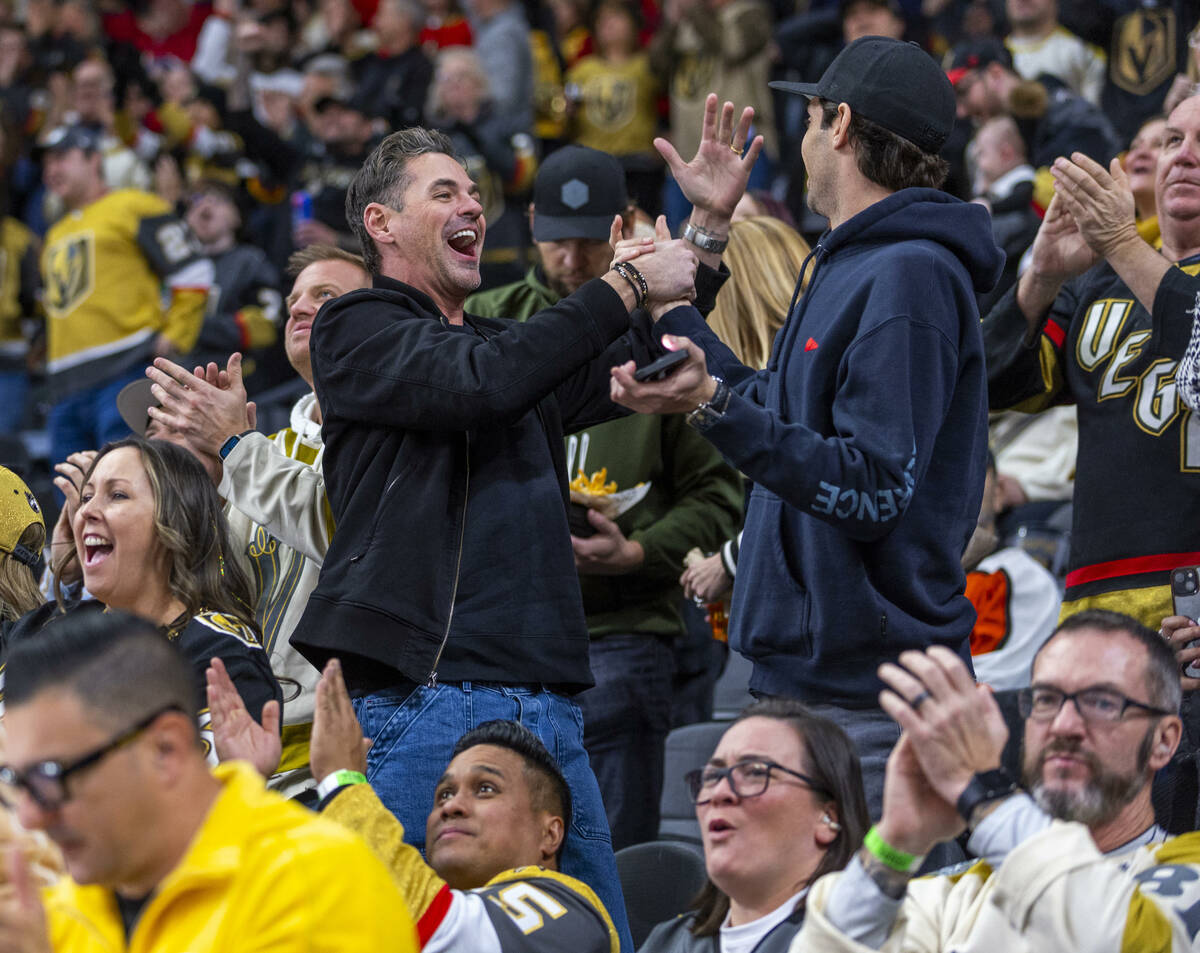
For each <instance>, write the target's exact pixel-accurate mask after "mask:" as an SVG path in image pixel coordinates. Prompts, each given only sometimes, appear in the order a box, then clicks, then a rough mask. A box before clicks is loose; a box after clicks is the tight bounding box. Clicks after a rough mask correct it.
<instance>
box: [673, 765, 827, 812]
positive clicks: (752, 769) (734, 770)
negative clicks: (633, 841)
mask: <svg viewBox="0 0 1200 953" xmlns="http://www.w3.org/2000/svg"><path fill="white" fill-rule="evenodd" d="M772 771H782V772H783V773H784V774H787V775H791V776H792V777H793V778H799V779H800V780H801V781H803V782H804V783H805V784H806V785H807V786H808V787H810V788H812V789H813V790H814V791H819V792H820V793H822V794H828V793H829V792H828V791H826V790H825V789H824V788H823V787H821V785H819V784H818V783H817V782H816V781H814V780H813V779H812V778H810V777H809V776H808V775H807V774H801V773H800V772H799V771H793V770H792V769H791V768H785V767H784V766H783V765H782V764H776V763H775V762H774V761H739V762H737V763H736V764H731V765H729V767H727V768H719V767H717V766H716V765H715V764H706V765H705V766H704V767H703V768H696V769H695V770H694V771H689V772H688V773H687V774H685V775H684V776H683V779H684V781H686V782H687V785H688V789H689V790H690V791H691V792H692V800H693V801H695V802H696V803H697V804H707V803H708V802H709V801H711V800H712V792H713V790H714V789H715V788H716V786H717V785H718V784H719V783H720V781H721V778H725V779H727V780H728V781H729V788H730V790H731V791H733V793H734V795H735V796H736V797H742V798H745V797H758V796H759V795H760V794H762V793H763V792H764V791H766V790H767V785H769V784H770V783H771V772H772Z"/></svg>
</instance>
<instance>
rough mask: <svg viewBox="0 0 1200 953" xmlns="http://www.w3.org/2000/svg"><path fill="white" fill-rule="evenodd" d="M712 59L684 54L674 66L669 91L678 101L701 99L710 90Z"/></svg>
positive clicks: (697, 54) (699, 55)
mask: <svg viewBox="0 0 1200 953" xmlns="http://www.w3.org/2000/svg"><path fill="white" fill-rule="evenodd" d="M712 75H713V58H712V57H711V56H708V55H706V54H703V53H686V54H684V55H683V56H681V57H680V58H679V61H678V62H677V63H676V64H675V72H674V74H673V75H672V76H671V91H672V92H673V93H674V94H675V95H676V96H677V97H678V98H680V99H686V100H696V99H703V98H704V97H705V96H707V95H708V91H709V90H710V89H712Z"/></svg>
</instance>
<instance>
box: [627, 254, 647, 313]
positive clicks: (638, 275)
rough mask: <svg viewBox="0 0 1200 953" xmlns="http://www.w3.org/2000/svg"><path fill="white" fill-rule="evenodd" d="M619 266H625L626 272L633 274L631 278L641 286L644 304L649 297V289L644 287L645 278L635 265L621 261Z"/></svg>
mask: <svg viewBox="0 0 1200 953" xmlns="http://www.w3.org/2000/svg"><path fill="white" fill-rule="evenodd" d="M621 264H622V265H624V266H625V269H626V270H627V271H631V272H633V277H634V278H636V279H637V283H638V284H639V285H640V286H641V289H642V303H643V304H644V303H645V302H646V299H647V298H649V297H650V288H649V287H648V286H647V285H646V276H645V275H643V274H642V273H641V272H640V271H638V270H637V266H636V265H633V264H631V263H630V262H627V261H623V262H621Z"/></svg>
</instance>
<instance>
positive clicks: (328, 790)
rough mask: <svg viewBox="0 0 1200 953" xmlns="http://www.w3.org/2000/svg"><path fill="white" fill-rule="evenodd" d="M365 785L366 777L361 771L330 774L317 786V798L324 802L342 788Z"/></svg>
mask: <svg viewBox="0 0 1200 953" xmlns="http://www.w3.org/2000/svg"><path fill="white" fill-rule="evenodd" d="M366 783H367V777H366V775H364V774H363V773H362V772H361V771H345V770H343V771H334V772H333V773H332V774H329V775H326V776H325V778H324V779H322V781H321V783H320V784H318V785H317V797H318V798H319V799H321V800H324V799H325V798H327V797H329V795H330V794H332V793H333V792H334V791H336V790H337V789H338V788H343V787H345V786H346V785H348V784H366Z"/></svg>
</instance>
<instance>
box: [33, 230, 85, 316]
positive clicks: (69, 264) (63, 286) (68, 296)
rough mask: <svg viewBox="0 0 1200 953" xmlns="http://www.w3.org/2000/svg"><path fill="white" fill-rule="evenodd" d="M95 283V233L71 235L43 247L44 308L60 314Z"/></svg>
mask: <svg viewBox="0 0 1200 953" xmlns="http://www.w3.org/2000/svg"><path fill="white" fill-rule="evenodd" d="M95 283H96V236H95V235H94V234H93V233H92V232H81V233H79V234H77V235H70V236H68V237H67V238H64V239H63V240H62V241H60V242H55V243H54V244H53V245H51V246H50V247H49V248H48V249H47V250H46V289H45V304H46V310H47V311H48V312H49V313H50V316H51V317H54V318H61V317H64V316H66V315H67V314H69V313H70V312H71V311H73V310H75V308H76V307H78V306H79V304H80V303H82V302H83V301H84V299H86V298H87V296H88V295H90V294H91V293H92V289H93V288H94V287H95Z"/></svg>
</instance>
